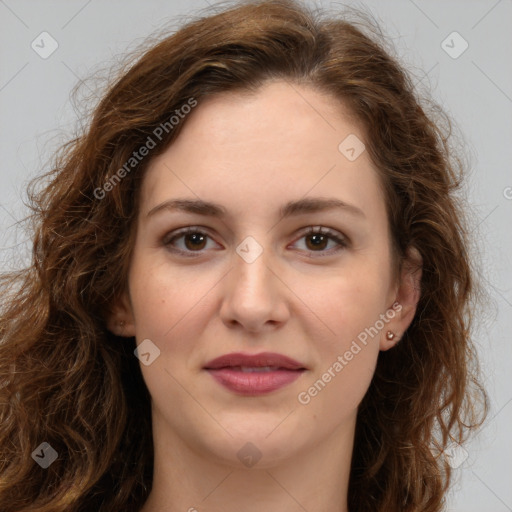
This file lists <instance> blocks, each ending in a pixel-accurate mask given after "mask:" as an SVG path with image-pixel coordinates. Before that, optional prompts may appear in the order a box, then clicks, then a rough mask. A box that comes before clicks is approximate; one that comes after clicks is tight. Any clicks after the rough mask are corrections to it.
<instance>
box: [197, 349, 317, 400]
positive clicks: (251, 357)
mask: <svg viewBox="0 0 512 512" xmlns="http://www.w3.org/2000/svg"><path fill="white" fill-rule="evenodd" d="M267 366H268V367H271V368H272V369H269V370H265V371H261V370H260V371H245V372H244V371H242V370H241V367H245V368H262V367H267ZM204 369H205V370H206V371H207V372H208V373H209V374H210V375H211V376H212V377H213V378H214V379H215V380H216V381H217V382H218V383H219V384H221V385H222V386H224V387H226V388H227V389H229V390H230V391H232V392H234V393H237V394H241V395H248V396H255V395H261V394H265V393H270V392H271V391H275V390H277V389H281V388H282V387H284V386H287V385H288V384H291V383H292V382H293V381H295V380H296V379H298V378H299V377H300V376H301V375H302V374H303V373H304V371H306V370H307V368H306V367H305V366H304V365H303V364H301V363H299V362H298V361H296V360H294V359H292V358H290V357H287V356H284V355H282V354H277V353H275V352H263V353H260V354H243V353H239V352H236V353H231V354H225V355H223V356H220V357H217V358H216V359H213V360H212V361H210V362H209V363H207V364H206V365H205V366H204Z"/></svg>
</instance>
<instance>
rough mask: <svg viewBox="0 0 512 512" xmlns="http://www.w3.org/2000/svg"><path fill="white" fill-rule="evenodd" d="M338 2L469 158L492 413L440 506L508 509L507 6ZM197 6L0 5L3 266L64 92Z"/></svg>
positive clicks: (12, 254) (4, 1)
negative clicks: (427, 99)
mask: <svg viewBox="0 0 512 512" xmlns="http://www.w3.org/2000/svg"><path fill="white" fill-rule="evenodd" d="M316 4H317V5H324V6H327V7H328V6H329V5H330V4H341V2H328V1H327V0H326V1H323V2H317V3H316ZM345 5H351V6H354V7H362V6H364V7H365V8H366V9H367V10H369V11H370V12H372V13H373V14H374V16H375V17H376V18H377V19H378V20H379V21H380V23H381V24H382V27H383V29H384V31H385V32H386V33H387V34H388V36H390V37H391V38H392V40H393V42H394V44H395V47H396V48H397V51H398V54H399V55H400V57H401V59H402V61H403V62H404V63H405V64H406V66H408V67H409V69H411V70H412V72H413V74H414V75H415V76H416V78H417V85H418V87H423V86H427V87H430V88H431V90H432V94H433V97H434V99H435V100H436V101H437V102H439V103H440V104H441V105H442V106H443V107H444V108H445V109H446V110H447V112H448V113H449V114H450V115H451V116H452V117H453V119H454V120H455V122H456V123H457V126H458V128H459V129H460V130H461V131H462V133H463V137H464V142H465V144H466V152H467V154H468V155H470V158H471V166H470V172H471V174H470V180H469V185H470V186H469V189H468V195H469V198H470V200H471V203H472V204H473V205H474V209H475V212H476V216H477V224H478V232H479V234H478V244H479V246H480V247H481V248H482V250H483V251H484V259H483V271H484V275H485V277H486V279H487V281H488V289H489V292H490V294H491V297H492V302H491V312H490V314H487V316H486V317H485V318H486V320H485V322H484V323H483V324H482V326H481V328H480V336H479V337H478V340H477V343H478V347H479V350H480V357H481V359H482V365H483V369H484V374H485V379H486V380H485V385H486V387H487V389H488V391H489V394H490V398H491V407H492V409H491V412H490V416H489V421H488V422H487V425H486V427H485V428H484V429H483V430H482V433H481V435H480V436H479V437H478V439H477V440H476V441H474V442H472V443H471V444H469V445H468V447H467V450H468V456H467V458H466V459H465V460H464V462H463V463H462V464H461V465H460V466H459V467H458V468H457V469H456V470H455V474H456V476H457V478H458V480H457V483H456V485H455V486H454V488H453V490H452V492H451V494H450V497H449V500H450V502H449V503H450V504H449V510H450V511H457V512H462V511H464V512H473V511H474V512H477V511H478V512H481V511H482V510H485V511H486V512H505V511H512V487H511V485H510V482H511V481H512V480H511V476H512V470H511V464H512V441H511V435H510V422H511V420H512V405H511V401H512V385H511V384H512V379H511V372H510V370H509V368H508V365H509V364H510V362H511V361H512V357H511V356H512V344H511V343H510V342H509V341H510V332H511V330H512V291H511V286H510V284H511V282H512V279H511V265H510V253H511V249H512V239H511V236H510V225H511V222H510V220H511V213H512V188H511V187H512V173H511V162H512V115H511V114H512V66H511V58H510V51H511V50H512V31H510V24H511V21H512V1H511V0H500V1H494V0H489V1H485V0H478V1H477V0H472V1H467V0H465V1H462V0H444V1H441V0H435V1H429V2H427V1H426V0H396V1H391V0H387V1H380V2H379V1H378V0H372V1H365V2H345ZM204 7H207V2H206V1H205V0H193V1H188V2H186V1H172V2H171V1H157V0H151V1H146V2H143V1H141V0H129V1H127V0H123V1H120V0H117V1H109V2H100V1H99V0H89V1H87V0H78V1H76V0H68V1H62V0H61V1H27V0H0V41H1V44H0V64H1V67H0V119H1V123H0V154H1V155H2V159H1V165H0V169H1V170H0V184H1V186H0V249H1V252H0V261H1V265H2V269H6V268H11V267H13V266H15V265H17V264H19V262H20V260H22V259H24V258H26V257H27V255H28V252H27V248H28V244H27V239H26V235H25V234H24V233H23V231H22V230H21V229H20V228H19V227H17V225H16V222H17V221H18V220H19V219H21V218H22V217H23V216H24V215H25V214H26V213H27V211H26V210H25V207H24V205H23V200H24V198H25V188H26V184H27V182H28V180H29V178H31V177H33V176H34V175H36V174H39V173H40V172H42V170H44V169H46V168H47V165H48V159H49V158H50V157H51V154H52V151H54V150H55V149H56V148H57V147H58V145H59V144H60V143H61V142H63V141H65V140H66V138H67V137H68V135H69V134H70V130H71V129H72V128H73V127H74V126H75V125H76V123H77V114H76V112H75V111H74V110H73V108H72V106H71V103H70V92H71V90H72V88H73V87H74V86H75V85H76V84H77V82H79V81H80V80H81V79H83V78H86V77H89V76H91V75H92V73H93V72H94V71H96V70H98V69H104V68H106V67H108V66H109V65H110V63H112V62H113V61H114V59H115V58H116V55H119V54H122V53H123V52H125V51H127V50H131V49H133V48H134V47H135V46H136V45H137V44H138V43H140V42H142V40H143V39H144V38H145V37H146V36H147V35H149V34H151V33H153V32H154V31H155V30H156V29H158V28H161V27H163V26H164V24H166V23H169V20H171V21H172V19H174V22H172V23H173V25H172V26H178V24H179V22H180V20H181V19H183V18H181V16H186V15H189V14H191V13H193V12H194V11H196V10H197V9H202V8H204ZM43 31H47V32H49V33H50V34H51V36H52V37H53V38H54V39H55V40H56V41H57V43H58V45H59V46H58V48H57V50H56V51H55V52H54V53H53V54H52V55H50V56H49V57H48V58H46V59H43V58H41V57H40V56H39V55H38V54H37V53H36V52H35V51H34V50H33V49H32V47H31V43H32V41H34V40H35V39H36V37H37V36H39V34H40V33H41V32H43ZM454 31H456V32H458V33H459V34H460V36H462V38H463V39H464V40H465V41H467V43H468V45H469V46H468V48H467V50H466V51H465V52H464V53H462V54H461V55H460V56H458V57H457V58H452V56H450V55H449V54H448V53H447V52H446V51H445V49H447V48H446V47H445V49H443V46H442V42H443V41H445V40H446V38H447V36H449V35H450V34H452V32H454ZM462 44H463V41H462V40H461V39H458V36H455V39H454V38H453V36H451V38H448V39H447V40H446V42H445V43H444V45H449V46H452V47H453V48H452V49H451V50H449V51H451V52H452V54H455V52H457V53H458V52H459V51H460V50H461V49H462ZM46 48H48V45H46ZM92 90H93V89H91V91H92ZM91 94H92V93H91Z"/></svg>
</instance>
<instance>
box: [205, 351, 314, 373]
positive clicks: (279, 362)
mask: <svg viewBox="0 0 512 512" xmlns="http://www.w3.org/2000/svg"><path fill="white" fill-rule="evenodd" d="M233 366H244V367H248V368H258V367H262V366H277V367H279V368H284V369H286V370H305V369H306V368H305V367H304V365H302V364H301V363H299V362H298V361H295V359H292V358H290V357H287V356H284V355H282V354H277V353H275V352H262V353H260V354H242V353H240V352H232V353H231V354H224V355H223V356H220V357H217V358H215V359H212V360H211V361H210V362H208V363H207V364H206V365H205V366H204V368H205V369H207V370H215V369H219V368H228V367H233Z"/></svg>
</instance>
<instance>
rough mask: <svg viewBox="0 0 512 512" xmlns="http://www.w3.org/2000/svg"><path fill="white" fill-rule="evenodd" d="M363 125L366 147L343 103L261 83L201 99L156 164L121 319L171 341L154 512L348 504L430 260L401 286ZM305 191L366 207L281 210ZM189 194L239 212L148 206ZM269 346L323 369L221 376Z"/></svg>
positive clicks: (145, 187) (165, 358)
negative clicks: (252, 255)
mask: <svg viewBox="0 0 512 512" xmlns="http://www.w3.org/2000/svg"><path fill="white" fill-rule="evenodd" d="M349 134H355V135H356V136H357V137H358V138H359V139H360V140H362V141H364V133H363V131H362V130H361V129H360V127H359V126H358V125H357V123H354V120H353V119H351V118H350V117H349V116H348V112H347V111H346V110H344V107H343V106H342V105H340V104H339V103H338V102H336V101H335V100H334V99H333V98H331V97H330V96H327V95H325V94H323V93H320V92H318V91H316V90H315V89H313V88H310V87H306V86H298V85H294V86H293V87H292V86H291V85H290V84H288V83H286V82H284V81H275V82H270V83H267V84H266V85H265V86H263V87H262V88H261V89H259V91H258V93H257V94H256V95H252V96H250V95H246V94H240V93H226V94H221V95H216V96H213V97H211V98H208V99H206V100H203V101H201V102H200V104H199V105H198V106H197V107H196V108H195V109H194V110H193V111H192V113H191V114H189V116H188V118H187V120H186V124H185V126H184V127H183V131H182V132H181V133H180V135H179V137H178V138H177V139H176V141H175V142H174V143H173V144H172V145H171V146H170V147H169V148H168V149H167V150H166V151H165V152H164V153H163V154H161V155H160V156H159V157H157V158H155V159H154V160H153V161H152V162H151V163H150V165H149V168H148V170H147V173H146V175H145V177H144V180H143V184H142V187H141V190H140V193H141V203H140V204H141V207H140V212H139V216H138V223H137V237H136V241H135V246H134V251H133V256H132V260H131V266H130V272H129V276H128V281H129V294H127V295H126V296H123V297H121V298H120V299H119V301H118V302H117V303H116V304H115V307H114V309H113V313H112V314H111V316H110V318H109V328H110V329H111V330H112V331H113V332H115V333H116V334H118V335H122V336H126V337H130V336H135V337H136V341H137V344H138V345H139V344H140V343H141V342H142V341H143V340H145V339H150V340H151V341H152V342H153V343H154V344H155V345H156V346H157V347H158V348H159V350H160V356H159V357H157V358H156V359H155V360H154V361H153V362H152V363H151V364H150V365H148V366H146V365H143V364H141V370H142V374H143V377H144V380H145V382H146V385H147V387H148V389H149V392H150V394H151V397H152V421H153V436H154V444H155V466H154V484H153V488H152V491H151V494H150V496H149V499H148V500H147V502H146V504H145V505H144V507H143V509H142V510H143V512H157V511H164V510H165V511H173V512H174V511H190V512H193V511H194V510H198V511H201V510H208V511H209V512H210V511H212V512H214V511H215V512H216V511H219V512H220V511H223V512H235V511H239V510H244V511H246V512H256V511H258V512H260V511H261V510H266V511H268V512H274V511H282V510H287V511H293V512H294V511H301V512H303V511H304V509H306V510H315V511H316V512H333V511H336V512H338V511H342V512H346V511H347V510H348V509H347V488H348V479H349V470H350V460H351V455H352V448H353V440H354V432H355V424H356V414H357V407H358V405H359V404H360V402H361V400H362V398H363V397H364V395H365V393H366V391H367V389H368V386H369V384H370V381H371V378H372V376H373V373H374V370H375V365H376V362H377V358H378V355H379V351H383V350H388V349H391V348H392V347H393V346H394V344H395V343H396V341H397V340H398V339H399V338H400V336H401V335H402V334H403V332H404V331H405V330H406V329H407V327H408V326H409V324H410V323H411V321H412V319H413V317H414V313H415V310H416V304H417V301H418V299H419V280H420V278H421V271H416V272H413V271H412V268H413V267H412V264H413V263H416V264H420V263H421V258H420V257H419V254H418V253H417V251H415V250H414V249H412V250H411V252H410V253H409V260H408V262H407V263H408V264H406V265H405V266H404V270H403V271H402V274H401V276H399V279H397V280H393V272H392V268H393V267H392V258H391V245H390V232H389V227H388V221H387V217H386V210H385V197H384V194H383V190H382V188H381V186H380V182H379V179H378V174H377V171H376V169H375V168H374V167H373V165H372V163H371V161H370V159H369V155H368V154H367V152H366V151H363V152H362V154H361V155H360V156H359V157H358V158H357V159H356V160H354V161H349V159H347V158H346V157H345V155H343V154H342V153H341V152H340V151H339V150H338V145H339V144H340V142H341V141H343V140H344V139H345V137H347V136H348V135H349ZM305 196H306V197H323V198H327V197H334V198H337V199H340V200H343V201H345V202H346V203H350V204H352V205H355V206H357V207H358V208H359V209H361V210H362V212H363V214H364V216H363V215H353V214H351V213H348V212H346V211H343V210H341V209H340V210H331V211H323V212H317V213H305V214H301V215H299V216H295V217H290V218H286V219H280V218H279V214H278V211H279V208H280V207H281V206H282V205H283V204H284V203H286V202H287V201H291V200H297V199H301V198H303V197H305ZM178 197H180V198H181V197H186V198H190V199H198V198H201V199H203V200H207V201H213V202H216V203H220V204H221V205H223V206H224V207H225V208H226V209H227V211H228V214H227V216H226V217H225V218H224V219H222V220H221V219H217V218H212V217H208V216H202V215H199V214H191V213H187V212H181V211H169V210H162V211H160V212H158V213H156V214H154V215H152V216H149V217H148V215H147V214H148V212H149V211H150V210H151V209H152V208H154V207H155V206H157V205H159V204H160V203H162V202H164V201H167V200H169V199H173V198H178ZM187 226H192V227H200V228H201V231H203V232H205V233H206V234H207V235H208V237H207V238H206V240H205V241H204V240H203V239H199V241H198V239H197V238H196V239H194V238H192V239H191V238H190V236H188V237H186V236H185V237H183V236H182V237H181V238H178V239H176V240H174V247H175V248H177V249H181V250H183V251H188V254H191V253H192V255H194V254H199V256H198V257H195V258H193V257H187V256H185V255H180V254H179V253H176V252H172V251H171V247H170V246H166V245H165V242H166V241H167V242H168V241H169V238H170V237H169V236H167V238H166V235H169V233H172V232H175V231H176V230H177V229H178V228H183V227H187ZM310 226H323V227H328V228H331V229H332V230H334V231H335V232H336V234H339V235H340V236H342V237H345V239H347V240H348V246H347V247H340V246H339V245H338V244H337V243H336V242H335V241H334V240H333V239H331V238H327V239H326V240H325V241H324V242H323V243H318V244H317V245H316V246H315V245H314V243H313V242H314V240H313V241H312V240H311V235H308V236H306V235H305V233H304V230H305V228H308V227H310ZM247 236H251V237H253V238H254V239H255V240H256V241H257V243H258V244H259V245H260V246H261V248H262V250H263V252H262V253H261V255H260V256H259V257H258V258H256V259H255V260H254V261H253V262H251V263H248V262H247V261H246V260H244V259H243V258H242V257H240V256H239V255H238V253H237V252H236V249H237V247H238V246H239V245H240V243H241V242H242V241H243V240H244V239H245V238H246V237H247ZM318 246H319V248H318ZM336 248H340V249H341V250H339V251H338V252H336ZM395 301H398V302H399V303H400V304H401V310H400V311H399V312H396V313H395V314H394V318H392V319H389V321H388V322H387V323H386V325H385V327H384V328H383V329H382V330H381V331H379V333H378V334H377V335H375V336H374V337H373V338H369V341H368V343H367V345H365V346H364V345H362V344H361V343H359V345H360V346H361V347H362V349H361V350H360V351H359V352H358V353H357V355H354V356H353V358H352V359H351V360H350V361H348V362H347V364H346V365H345V366H344V367H343V369H342V371H339V372H338V373H336V372H334V374H335V377H331V379H330V382H328V383H327V384H326V385H325V387H324V388H323V389H322V390H321V391H320V392H318V393H317V394H316V396H314V397H312V398H311V400H310V401H309V403H307V404H302V403H300V402H299V401H298V395H299V393H301V392H304V391H307V390H308V388H310V387H311V386H312V385H313V384H314V383H315V381H318V379H319V378H321V377H322V375H323V374H324V373H325V372H327V371H328V369H329V368H332V366H333V363H334V362H335V361H336V360H337V358H338V356H339V355H343V354H345V353H346V351H347V350H349V348H350V346H351V344H352V342H353V341H354V340H357V336H358V334H360V333H361V332H362V331H364V330H365V328H369V327H370V326H374V325H375V323H376V321H377V320H378V319H379V315H382V314H385V313H386V311H388V310H390V309H391V308H392V305H393V303H395ZM381 318H382V317H381ZM386 318H388V317H386ZM120 321H123V322H125V325H124V327H122V328H120V327H119V325H118V322H120ZM387 331H392V332H394V333H395V334H396V335H397V336H396V337H395V339H394V340H388V339H387V338H386V332H387ZM264 351H270V352H278V353H280V354H284V355H287V356H290V357H292V358H294V359H296V360H298V361H299V362H301V363H302V364H303V365H304V366H305V367H306V368H307V371H306V372H304V373H303V374H302V375H301V376H300V377H299V379H297V380H296V381H294V382H293V383H291V384H289V385H287V386H285V387H284V388H281V389H279V390H277V391H273V392H271V393H269V394H267V395H262V396H257V397H246V396H240V395H237V394H235V393H233V392H231V391H229V390H227V389H226V388H224V387H222V386H221V385H220V384H218V383H217V382H216V381H215V380H214V379H213V378H212V377H211V375H210V374H209V373H207V372H206V371H205V370H203V366H204V365H205V364H206V363H207V362H208V361H210V360H212V359H213V358H215V357H218V356H220V355H223V354H226V353H230V352H245V353H251V354H254V353H260V352H264ZM331 375H332V370H331ZM247 442H251V443H252V444H253V445H254V446H255V447H256V448H255V449H253V450H255V451H256V452H257V453H258V454H260V455H261V458H260V460H259V461H258V462H257V463H256V464H255V465H254V466H252V467H248V466H247V465H244V463H243V462H242V461H241V460H240V459H239V457H238V456H237V453H238V451H239V450H240V449H241V448H242V447H244V445H246V443H247ZM246 449H247V448H246Z"/></svg>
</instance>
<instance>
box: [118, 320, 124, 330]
mask: <svg viewBox="0 0 512 512" xmlns="http://www.w3.org/2000/svg"><path fill="white" fill-rule="evenodd" d="M117 325H119V327H121V328H122V327H124V326H125V325H126V322H125V321H124V320H121V321H119V322H117Z"/></svg>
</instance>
